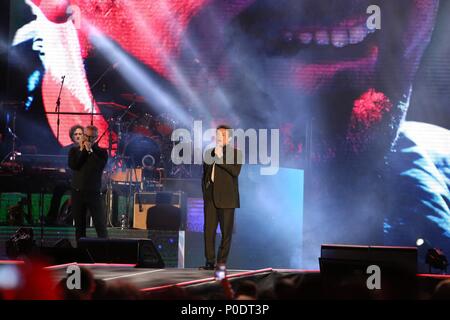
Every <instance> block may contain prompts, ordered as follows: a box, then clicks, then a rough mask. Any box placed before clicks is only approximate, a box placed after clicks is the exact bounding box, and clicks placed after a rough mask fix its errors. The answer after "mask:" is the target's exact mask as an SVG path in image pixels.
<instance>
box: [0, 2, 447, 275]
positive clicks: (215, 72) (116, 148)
mask: <svg viewBox="0 0 450 320" xmlns="http://www.w3.org/2000/svg"><path fill="white" fill-rule="evenodd" d="M4 17H5V19H4V21H5V22H4V23H3V25H2V27H3V28H4V31H2V39H0V41H1V42H0V44H1V46H0V48H1V49H2V50H1V57H0V59H1V62H2V64H1V66H0V67H1V73H2V76H1V84H2V90H1V93H0V103H1V106H2V108H1V109H0V116H1V119H0V142H1V145H0V158H1V159H0V160H1V161H2V162H1V163H0V174H3V173H5V177H6V176H7V177H8V179H10V180H8V181H10V182H8V183H7V185H8V188H5V190H0V192H1V193H2V194H4V195H5V196H3V195H1V197H2V198H1V200H2V201H3V202H4V203H5V204H1V206H0V222H1V223H4V224H5V225H9V226H12V225H20V224H22V223H23V225H27V223H29V224H32V223H33V221H45V223H48V226H47V227H51V225H52V223H55V224H56V225H58V226H60V227H62V228H74V230H75V231H74V233H73V238H74V239H72V240H73V241H76V242H78V240H79V239H80V238H84V237H86V228H87V229H88V230H89V229H90V228H94V229H95V230H94V229H92V232H94V234H97V236H98V237H99V238H107V235H108V234H110V233H111V232H112V231H111V230H110V229H113V228H117V227H120V229H121V230H124V229H126V230H131V231H130V237H131V233H133V232H134V231H136V230H141V231H142V230H175V229H176V230H183V231H185V232H186V233H187V236H186V241H192V242H187V243H186V246H184V241H185V240H184V236H183V246H182V247H183V250H191V251H190V252H189V253H188V252H186V253H185V254H184V256H183V259H184V260H183V262H182V263H181V262H180V261H178V264H177V265H178V266H181V265H182V266H184V267H192V265H199V264H201V263H202V262H203V261H204V260H205V259H206V265H205V267H206V270H210V269H211V268H212V269H211V270H214V269H215V268H217V266H219V265H223V266H224V265H225V264H227V265H231V266H232V267H233V268H236V269H257V268H262V267H264V266H272V267H274V268H275V267H278V268H292V269H310V270H313V269H314V270H316V269H319V268H320V270H321V272H327V270H331V269H328V268H333V266H334V264H333V263H334V262H333V263H332V262H329V261H331V260H332V259H334V258H336V257H337V255H338V253H336V256H334V255H332V254H331V253H330V256H332V257H333V258H329V257H328V258H327V256H326V254H327V253H328V252H331V251H327V250H334V249H333V248H334V247H333V248H332V247H331V246H345V248H352V246H355V248H357V247H358V246H359V248H362V246H367V248H370V247H372V246H373V247H377V248H387V249H386V250H388V251H389V250H402V249H401V248H409V249H411V248H414V250H415V251H414V252H415V254H417V261H418V262H417V267H418V269H420V270H424V269H423V268H424V266H426V265H427V264H428V265H430V266H431V262H430V261H431V260H432V259H431V258H430V256H429V254H430V251H427V250H428V249H433V250H434V248H439V250H440V251H439V252H438V253H442V254H445V253H446V252H447V253H449V254H450V251H449V250H450V191H449V189H450V132H449V130H450V108H449V101H450V90H449V89H450V35H449V34H448V30H449V28H450V23H449V22H448V21H450V19H449V17H450V3H447V2H446V1H439V0H395V1H392V0H373V1H372V0H346V1H342V0H154V1H148V0H130V1H125V0H101V1H99V0H15V1H10V2H9V6H8V8H7V10H6V11H5V12H4ZM218 133H219V136H216V135H217V134H218ZM222 133H226V135H223V134H222ZM91 159H93V160H91ZM90 161H92V162H90ZM6 173H7V174H6ZM33 179H35V180H33ZM5 181H6V180H5ZM34 181H36V183H35V182H34ZM43 183H45V186H42V184H43ZM5 185H6V184H5ZM35 185H36V186H37V187H36V188H31V187H30V186H33V187H34V186H35ZM39 190H44V191H42V192H44V193H45V194H47V195H48V198H46V200H42V201H41V202H39V203H42V204H41V205H38V204H37V203H38V202H37V200H36V199H38V197H39ZM86 190H88V194H89V195H91V194H92V193H91V192H93V194H95V197H94V196H92V197H91V196H87V197H86V196H85V193H84V192H86ZM8 194H10V195H8ZM13 194H14V195H13ZM20 194H21V196H17V195H20ZM86 199H87V200H86ZM153 205H155V208H156V209H154V214H150V212H151V210H153V209H152V208H153ZM148 206H149V207H148ZM159 206H168V207H170V206H171V209H170V208H168V207H165V209H164V208H161V209H158V208H159ZM175 207H176V208H178V209H179V210H180V214H182V218H180V219H179V220H177V221H178V223H179V224H180V226H179V227H174V228H172V229H171V227H168V224H170V223H171V221H172V220H171V219H173V217H175V216H176V215H177V213H175V211H173V210H175V209H174V208H175ZM11 208H14V210H16V211H14V210H12V209H11ZM172 209H173V210H172ZM147 210H148V212H147ZM158 210H162V211H161V212H160V213H164V215H162V216H161V217H162V218H158V217H159V216H158V212H159V211H158ZM164 210H166V211H164ZM167 210H168V211H167ZM235 210H236V214H235ZM13 211H14V212H16V213H14V212H13ZM172 211H173V212H172ZM11 212H13V213H11ZM43 212H44V213H43ZM86 212H91V213H92V218H93V220H92V221H93V222H91V224H90V225H86V224H85V223H84V222H83V223H82V222H81V221H84V220H83V219H84V216H85V215H86ZM141 212H145V216H141V215H140V214H141ZM44 216H46V217H44ZM105 217H106V218H105ZM42 223H43V224H44V222H42ZM218 225H219V226H220V228H219V229H218V228H217V226H218ZM214 227H215V228H214ZM0 228H1V226H0ZM43 228H44V227H43ZM177 228H179V229H177ZM216 230H217V233H220V235H221V236H222V240H221V244H220V247H219V252H218V254H217V257H216V255H215V253H214V251H215V242H214V240H213V239H215V236H216ZM218 230H220V232H219V231H218ZM255 231H257V232H255ZM155 232H157V231H155ZM42 234H44V233H42ZM189 234H193V235H196V236H189ZM231 234H232V235H233V241H232V240H231ZM136 237H137V236H136ZM146 237H149V239H150V238H151V237H150V234H149V235H146ZM165 237H166V236H154V235H153V238H154V239H158V240H157V241H165V240H161V239H166V238H165ZM177 237H178V235H177V236H176V237H175V238H167V239H169V240H170V245H165V244H164V243H163V242H158V243H156V248H157V250H158V251H159V252H160V253H162V252H163V251H164V250H169V251H170V250H171V249H167V248H172V246H175V244H176V243H178V244H179V245H180V246H181V242H180V241H181V240H179V238H177ZM196 237H197V238H196ZM174 239H175V240H174ZM176 239H178V240H176ZM193 239H194V240H195V239H196V240H195V241H194V240H193ZM267 239H272V240H271V244H270V245H267ZM169 240H168V241H169ZM196 241H197V242H199V243H197V242H196ZM231 243H233V246H232V248H231V249H230V246H231ZM239 244H240V245H239ZM328 246H330V247H328ZM193 248H195V249H193ZM203 248H204V250H203ZM248 248H253V249H252V250H251V251H252V253H251V254H248ZM393 248H395V249H393ZM197 249H198V250H197ZM409 249H408V250H409ZM155 250H156V249H155ZM178 250H180V249H179V248H178ZM336 250H337V251H336V252H342V251H339V250H338V249H336ZM348 250H351V249H348ZM355 250H356V251H355V252H358V249H355ZM377 250H378V249H377ZM379 250H382V249H379ZM169 251H167V252H169ZM197 251H198V252H197ZM164 252H165V251H164ZM167 252H165V253H164V254H165V255H164V257H166V256H167V254H168V253H167ZM192 252H195V254H194V253H192ZM275 252H276V254H274V253H275ZM408 252H410V251H408ZM427 252H428V255H426V253H427ZM355 254H356V253H355ZM401 254H402V253H401V252H400V251H399V256H401ZM228 255H229V257H228ZM321 255H322V256H321ZM387 256H389V254H388V253H386V257H387ZM405 256H406V253H405ZM438 256H439V255H438ZM179 257H180V256H178V258H179ZM319 258H321V260H319ZM327 259H331V260H327ZM336 259H337V258H336ZM386 259H387V258H386ZM399 259H400V258H399ZM327 261H328V262H329V263H330V264H327ZM333 261H334V260H333ZM336 261H337V260H336ZM339 261H340V260H339ZM336 263H337V262H336ZM209 267H211V268H210V269H208V268H209ZM216 270H217V269H216ZM430 270H431V269H430ZM425 271H427V270H425ZM364 272H365V271H364ZM229 274H232V272H231V273H230V272H228V271H227V273H225V275H226V276H225V277H224V279H227V275H229ZM216 278H217V277H216ZM220 281H223V279H222V278H221V279H220Z"/></svg>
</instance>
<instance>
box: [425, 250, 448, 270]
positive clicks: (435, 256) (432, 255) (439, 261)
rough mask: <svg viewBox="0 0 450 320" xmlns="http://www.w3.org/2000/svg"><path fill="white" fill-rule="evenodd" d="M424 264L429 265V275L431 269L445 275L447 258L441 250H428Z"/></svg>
mask: <svg viewBox="0 0 450 320" xmlns="http://www.w3.org/2000/svg"><path fill="white" fill-rule="evenodd" d="M425 262H426V263H427V264H428V265H429V270H430V273H431V268H434V269H438V270H442V271H443V272H445V273H447V266H448V261H447V257H446V256H445V254H444V253H443V252H442V250H441V249H437V248H433V249H429V250H428V252H427V255H426V258H425Z"/></svg>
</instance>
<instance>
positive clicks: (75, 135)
mask: <svg viewBox="0 0 450 320" xmlns="http://www.w3.org/2000/svg"><path fill="white" fill-rule="evenodd" d="M82 138H83V129H81V128H78V129H76V130H75V132H74V133H73V136H72V139H73V141H74V142H75V143H80V141H81V139H82Z"/></svg>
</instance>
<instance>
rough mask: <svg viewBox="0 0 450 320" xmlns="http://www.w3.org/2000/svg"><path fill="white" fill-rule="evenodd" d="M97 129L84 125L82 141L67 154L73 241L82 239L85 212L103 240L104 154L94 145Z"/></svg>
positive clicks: (104, 216) (105, 158)
mask: <svg viewBox="0 0 450 320" xmlns="http://www.w3.org/2000/svg"><path fill="white" fill-rule="evenodd" d="M97 137H98V129H97V128H96V127H95V126H88V127H86V128H85V130H84V137H83V139H81V140H79V143H78V145H77V146H74V147H72V148H71V149H70V151H69V167H70V168H71V169H72V170H73V177H72V184H71V187H72V213H73V217H74V219H75V229H76V239H77V242H78V240H79V239H80V238H82V237H86V213H87V210H88V209H89V212H90V213H91V216H92V219H93V222H94V226H95V230H96V231H97V235H98V237H99V238H107V237H108V232H107V229H106V213H105V211H104V210H103V206H102V200H101V195H100V189H101V185H102V174H103V168H104V167H105V165H106V162H107V161H108V153H107V151H106V150H105V149H102V148H100V147H99V146H98V144H97V143H96V140H97Z"/></svg>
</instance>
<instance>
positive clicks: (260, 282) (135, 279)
mask: <svg viewBox="0 0 450 320" xmlns="http://www.w3.org/2000/svg"><path fill="white" fill-rule="evenodd" d="M22 263H23V261H11V260H6V261H2V260H0V267H1V266H4V265H8V264H22ZM71 265H77V266H80V267H85V268H87V269H89V270H90V271H91V272H92V273H93V275H94V278H96V279H102V280H104V281H105V282H107V283H114V282H119V281H121V282H126V283H129V284H132V285H133V286H135V287H136V288H137V289H139V290H141V291H142V292H143V293H147V294H153V293H159V292H163V291H164V289H167V288H170V287H173V286H176V287H181V288H185V289H187V290H188V292H191V293H193V294H198V295H199V296H205V295H207V294H209V293H211V292H221V291H223V289H222V288H221V285H220V282H218V281H216V280H215V279H214V271H210V270H199V269H194V268H165V269H150V268H136V267H135V265H133V264H107V263H95V264H86V263H75V262H74V263H67V264H62V265H53V266H48V267H46V269H48V270H51V272H52V276H53V278H54V280H55V283H56V282H58V281H60V280H61V279H63V278H65V277H66V276H67V275H68V274H67V268H68V267H69V266H71ZM227 278H228V280H229V281H230V283H231V285H232V286H233V288H236V285H237V284H238V283H239V282H240V281H243V280H251V281H253V282H254V283H255V284H256V286H257V288H258V290H261V289H263V290H266V289H273V288H274V284H275V283H276V282H277V281H278V280H280V279H286V278H290V279H291V280H295V279H297V280H300V279H303V280H304V279H310V280H314V279H315V280H314V281H315V282H316V283H317V284H319V285H320V282H321V280H320V278H321V274H320V271H319V270H295V269H273V268H265V269H259V270H237V269H231V270H227ZM449 279H450V276H449V275H438V274H418V275H417V285H418V288H420V291H421V297H429V296H430V295H431V294H432V292H433V290H434V288H435V287H436V285H437V284H438V283H439V282H440V281H442V280H449ZM303 280H302V281H303Z"/></svg>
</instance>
